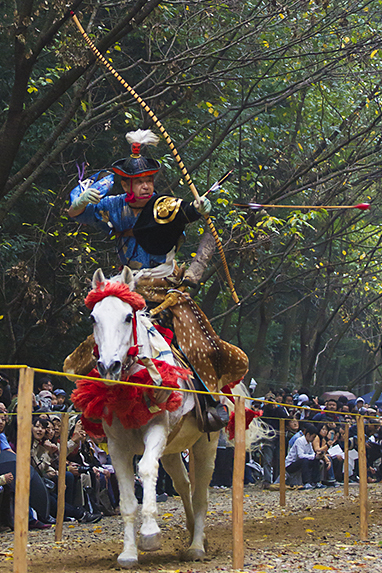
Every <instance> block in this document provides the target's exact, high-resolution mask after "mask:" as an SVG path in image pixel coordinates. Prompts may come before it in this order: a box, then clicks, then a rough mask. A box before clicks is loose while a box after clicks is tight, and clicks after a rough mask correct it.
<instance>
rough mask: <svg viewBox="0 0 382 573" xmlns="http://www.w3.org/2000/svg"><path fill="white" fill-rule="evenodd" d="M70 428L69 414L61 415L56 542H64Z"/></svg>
mask: <svg viewBox="0 0 382 573" xmlns="http://www.w3.org/2000/svg"><path fill="white" fill-rule="evenodd" d="M68 428H69V414H68V412H64V413H63V414H61V431H60V457H59V460H58V484H57V517H56V530H55V534H54V539H55V541H61V540H62V525H63V523H64V513H65V474H66V454H67V450H68Z"/></svg>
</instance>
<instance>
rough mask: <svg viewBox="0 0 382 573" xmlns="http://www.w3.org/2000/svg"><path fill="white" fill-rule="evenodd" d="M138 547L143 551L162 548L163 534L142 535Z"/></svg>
mask: <svg viewBox="0 0 382 573" xmlns="http://www.w3.org/2000/svg"><path fill="white" fill-rule="evenodd" d="M138 548H139V549H140V550H141V551H158V549H160V548H161V534H160V533H153V534H152V535H142V534H141V535H140V537H139V542H138Z"/></svg>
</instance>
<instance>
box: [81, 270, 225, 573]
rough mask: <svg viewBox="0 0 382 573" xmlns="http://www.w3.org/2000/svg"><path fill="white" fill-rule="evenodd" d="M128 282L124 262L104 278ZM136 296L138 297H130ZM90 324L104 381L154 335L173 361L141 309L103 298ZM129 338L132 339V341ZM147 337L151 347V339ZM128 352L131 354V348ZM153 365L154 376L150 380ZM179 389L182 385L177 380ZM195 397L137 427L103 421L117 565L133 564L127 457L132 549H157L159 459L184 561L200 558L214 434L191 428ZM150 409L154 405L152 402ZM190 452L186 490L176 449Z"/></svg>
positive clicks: (99, 276)
mask: <svg viewBox="0 0 382 573" xmlns="http://www.w3.org/2000/svg"><path fill="white" fill-rule="evenodd" d="M116 280H118V282H121V283H126V284H130V286H131V290H132V289H133V278H132V275H131V274H130V271H129V270H128V269H127V267H125V269H124V271H123V272H122V274H121V276H119V277H115V278H114V279H111V281H116ZM107 282H110V281H106V279H105V277H104V275H103V273H102V271H101V270H100V269H98V271H96V272H95V274H94V276H93V289H99V288H101V289H102V285H105V284H106V283H107ZM136 296H139V295H136ZM134 315H135V316H136V335H135V333H134V324H135V320H134ZM91 317H92V320H93V322H94V338H95V341H96V344H97V346H98V352H99V359H98V364H97V367H98V370H99V372H100V375H101V376H102V377H103V378H108V379H111V380H118V379H120V376H121V373H122V368H123V365H126V356H127V354H128V351H129V349H130V348H132V347H138V349H139V350H138V356H137V358H142V359H143V362H144V363H146V365H148V369H149V371H150V367H151V365H150V363H149V362H150V361H147V360H146V358H149V359H150V358H152V357H153V346H154V348H155V347H156V346H157V345H156V343H155V338H156V337H160V339H161V340H160V341H159V346H160V347H161V350H162V354H161V359H163V360H166V362H168V363H169V364H172V365H174V364H175V363H174V358H173V355H172V352H171V350H170V347H169V346H168V345H167V343H165V341H164V339H163V338H162V337H161V336H160V335H159V334H156V333H155V332H153V327H152V325H151V322H150V321H149V319H148V318H147V317H146V315H145V312H144V311H137V312H135V311H134V309H133V308H132V306H131V305H130V304H128V303H127V302H124V301H123V300H121V299H120V298H118V297H117V296H107V297H105V298H102V299H101V300H100V301H99V302H97V303H96V304H95V305H94V308H93V311H92V313H91ZM135 336H136V338H137V340H134V337H135ZM153 340H154V344H153ZM133 354H134V353H133ZM127 368H128V370H129V372H128V374H129V375H130V374H133V373H134V372H137V371H138V370H140V369H142V368H144V366H142V365H139V364H137V361H136V359H134V357H132V358H129V360H128V366H127ZM155 370H156V369H155V367H154V376H153V378H155ZM178 382H179V386H180V387H185V385H184V381H183V380H182V379H180V378H179V380H178ZM164 393H165V391H164V390H160V389H159V390H157V391H156V396H155V401H156V402H159V403H160V402H161V401H162V400H163V398H166V397H167V396H168V392H166V393H165V395H163V394H164ZM194 401H195V398H194V395H193V394H191V393H182V401H181V405H180V407H179V408H178V409H176V410H175V411H174V412H169V411H167V410H163V411H159V412H158V413H155V415H154V416H153V417H152V418H151V420H150V421H149V422H148V423H147V424H145V425H144V426H142V427H140V428H133V429H125V428H124V427H123V425H122V423H121V421H120V420H119V419H118V418H117V417H116V416H115V415H114V417H113V420H112V423H111V425H108V424H107V423H106V422H105V421H104V422H103V428H104V432H105V434H106V436H107V438H108V445H109V451H110V455H111V459H112V463H113V466H114V468H115V471H116V474H117V478H118V483H119V487H120V508H121V515H122V517H123V521H124V547H123V551H122V553H121V554H120V555H119V557H118V563H119V564H120V565H121V566H122V567H126V568H129V567H133V566H135V565H136V564H137V561H138V552H137V544H136V540H135V533H134V521H135V515H136V511H137V505H138V504H137V499H136V497H135V494H134V468H133V458H134V456H135V455H141V456H142V458H141V459H140V461H139V463H138V468H137V469H138V473H139V476H140V478H141V480H142V485H143V492H144V494H143V503H142V526H141V528H140V540H139V548H140V549H141V550H142V551H154V550H157V549H159V548H160V529H159V527H158V524H157V521H156V517H157V508H156V481H157V475H158V467H159V459H161V461H162V464H163V467H164V469H165V470H166V472H167V473H168V474H169V475H170V476H171V478H172V480H173V483H174V487H175V489H176V491H177V492H178V494H179V495H180V496H181V499H182V502H183V505H184V509H185V513H186V523H187V529H188V531H189V533H190V536H191V545H190V547H189V549H188V550H187V554H186V558H188V559H190V560H196V559H203V558H204V556H205V549H204V541H205V534H204V525H205V517H206V513H207V504H208V486H209V483H210V481H211V477H212V473H213V470H214V461H215V455H216V447H217V440H218V436H219V432H214V433H211V434H210V436H209V437H208V436H207V434H204V433H201V432H200V431H199V430H198V427H197V423H196V418H195V416H194V415H193V414H192V410H193V408H194V404H195V402H194ZM154 409H155V405H154ZM187 449H189V450H192V453H193V456H194V461H195V467H196V468H197V472H195V491H194V493H193V495H191V486H190V481H189V479H188V475H187V471H186V468H185V466H184V463H183V461H182V458H181V452H183V451H185V450H187Z"/></svg>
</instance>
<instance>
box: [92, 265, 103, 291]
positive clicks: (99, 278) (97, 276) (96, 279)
mask: <svg viewBox="0 0 382 573" xmlns="http://www.w3.org/2000/svg"><path fill="white" fill-rule="evenodd" d="M104 282H105V275H104V274H103V271H102V269H97V270H96V272H95V273H94V275H93V280H92V287H93V288H97V285H98V284H99V283H104Z"/></svg>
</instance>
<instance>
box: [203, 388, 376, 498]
mask: <svg viewBox="0 0 382 573" xmlns="http://www.w3.org/2000/svg"><path fill="white" fill-rule="evenodd" d="M255 387H256V385H254V387H253V389H255ZM250 391H251V385H250ZM337 394H338V397H336V398H332V397H328V399H326V400H324V399H319V398H317V397H313V396H310V395H309V390H307V389H304V388H302V389H301V390H300V391H297V390H295V391H290V390H288V389H279V390H275V389H269V391H268V392H267V393H266V394H265V395H264V396H263V397H261V398H256V399H254V400H253V402H252V407H253V408H254V409H256V410H257V409H261V410H262V417H261V420H262V422H264V423H266V424H267V425H268V426H269V428H270V429H271V430H272V431H271V432H270V434H269V437H268V438H265V439H262V441H261V443H255V444H253V446H254V448H253V451H252V452H251V454H249V455H247V464H246V472H245V483H246V484H248V483H262V487H263V488H264V489H271V490H272V489H277V488H278V487H279V481H280V463H284V464H285V468H286V483H287V486H289V487H290V488H292V489H303V490H311V489H321V488H325V487H337V486H340V485H342V484H343V482H344V457H345V454H344V450H345V442H344V436H345V425H346V424H348V425H349V443H348V445H349V473H350V475H349V482H350V483H357V482H358V481H359V475H358V452H357V425H356V416H354V414H363V415H364V416H365V418H364V428H365V439H366V453H367V476H368V477H367V479H368V482H369V483H373V482H379V481H381V480H382V464H381V456H382V424H381V422H382V417H381V412H380V411H379V410H378V409H377V408H370V407H369V405H368V404H366V403H365V400H364V399H363V398H362V397H359V398H355V399H348V398H347V397H346V396H345V395H340V392H339V393H337ZM280 419H284V420H285V452H286V457H285V460H280ZM232 467H233V448H232V444H229V443H228V442H227V440H226V439H225V437H224V434H223V432H222V435H221V439H220V440H219V446H218V455H217V464H216V465H215V473H214V476H213V482H212V485H213V486H214V487H216V488H219V487H221V488H226V487H230V486H231V485H232Z"/></svg>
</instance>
